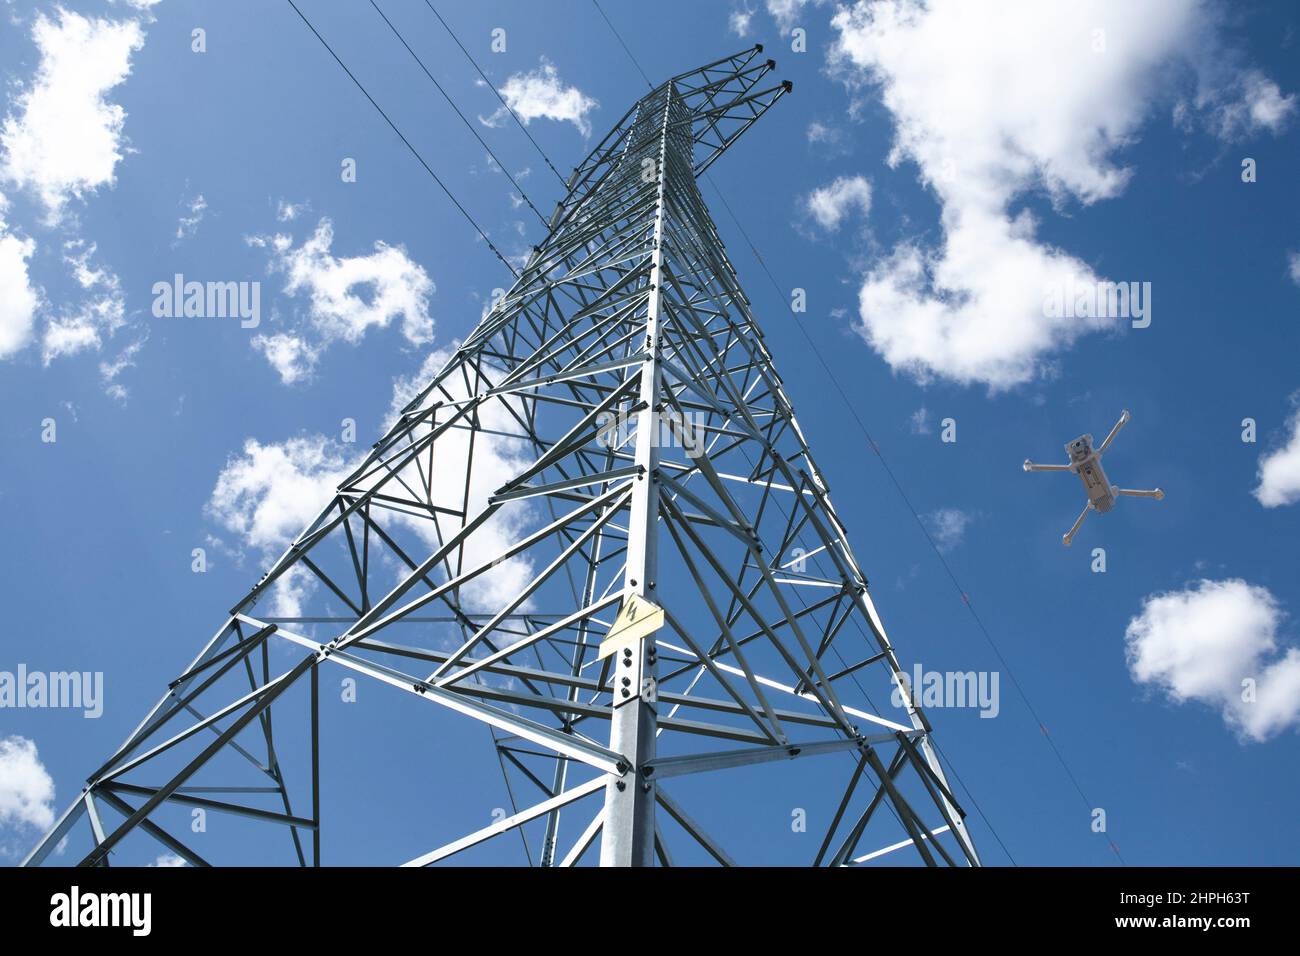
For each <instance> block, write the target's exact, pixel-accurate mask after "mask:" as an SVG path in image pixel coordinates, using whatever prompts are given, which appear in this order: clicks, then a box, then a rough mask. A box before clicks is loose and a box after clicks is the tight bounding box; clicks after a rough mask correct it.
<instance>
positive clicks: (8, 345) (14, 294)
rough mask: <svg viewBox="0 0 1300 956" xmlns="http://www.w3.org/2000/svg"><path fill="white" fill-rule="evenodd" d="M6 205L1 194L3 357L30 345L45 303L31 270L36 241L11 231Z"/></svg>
mask: <svg viewBox="0 0 1300 956" xmlns="http://www.w3.org/2000/svg"><path fill="white" fill-rule="evenodd" d="M5 205H6V204H5V198H4V196H0V359H5V358H8V357H9V356H11V355H13V354H14V353H16V352H20V351H22V350H23V349H24V348H26V347H27V344H28V343H29V342H30V341H31V339H32V329H33V327H34V326H35V324H36V310H37V308H38V307H39V306H40V302H41V297H40V293H39V292H38V291H37V290H36V289H35V288H34V287H33V286H32V281H31V276H30V275H29V274H28V271H27V263H28V260H30V259H31V257H32V253H33V252H35V251H36V242H35V240H33V239H29V238H26V237H22V236H17V235H15V234H14V233H12V232H11V231H10V230H9V226H8V224H7V223H6V222H5V218H4V212H5Z"/></svg>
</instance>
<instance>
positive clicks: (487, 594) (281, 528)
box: [205, 351, 533, 617]
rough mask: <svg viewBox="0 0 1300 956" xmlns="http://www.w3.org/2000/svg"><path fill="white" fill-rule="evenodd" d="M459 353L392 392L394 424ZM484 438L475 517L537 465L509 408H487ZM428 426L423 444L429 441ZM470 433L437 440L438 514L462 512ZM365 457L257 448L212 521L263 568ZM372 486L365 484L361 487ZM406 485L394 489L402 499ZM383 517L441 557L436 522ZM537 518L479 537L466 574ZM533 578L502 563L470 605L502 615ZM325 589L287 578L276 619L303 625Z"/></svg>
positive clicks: (459, 394)
mask: <svg viewBox="0 0 1300 956" xmlns="http://www.w3.org/2000/svg"><path fill="white" fill-rule="evenodd" d="M449 355H450V353H449V352H446V351H437V352H433V353H431V354H430V355H429V356H428V357H427V358H426V360H425V361H424V363H423V365H422V366H421V368H420V370H419V371H418V372H417V373H415V374H414V375H412V376H411V377H409V378H399V379H398V380H396V381H395V382H394V383H393V402H392V407H391V409H390V422H391V421H395V420H396V419H397V416H398V415H399V414H400V411H401V409H402V408H403V407H404V406H405V405H406V404H407V402H408V401H409V400H410V399H411V398H413V397H414V396H415V395H416V394H417V393H418V391H419V389H420V388H421V387H423V386H424V385H426V384H427V383H428V382H429V381H430V380H431V379H432V378H433V377H434V375H435V374H436V372H437V371H439V370H440V369H441V368H442V366H443V365H445V364H446V361H447V359H448V357H449ZM447 388H448V390H449V391H450V392H451V394H452V395H453V396H454V398H453V400H459V399H462V398H464V397H465V396H466V394H467V392H466V390H465V385H464V382H463V381H462V380H461V379H460V378H459V377H453V378H452V380H451V381H449V382H448V383H447ZM479 420H480V422H481V424H482V427H483V429H484V431H482V432H480V433H479V435H478V437H477V438H476V439H475V442H474V449H473V452H474V454H473V466H474V469H473V476H472V480H471V482H470V497H469V512H470V514H471V515H473V514H474V513H476V512H477V511H479V510H481V509H482V508H483V507H484V506H485V505H486V504H487V500H488V497H489V496H490V495H491V494H492V492H494V491H495V490H496V489H497V488H500V487H501V486H502V485H504V484H505V483H506V482H507V481H508V480H509V479H511V478H513V477H515V476H516V475H517V474H518V473H519V472H520V471H522V470H523V469H524V467H525V466H527V465H528V464H531V463H532V460H533V459H532V457H531V456H530V455H529V454H528V452H527V449H526V445H525V443H524V442H522V441H518V440H512V439H510V438H508V437H505V436H503V435H501V434H495V432H505V433H513V432H516V431H517V430H518V425H517V423H516V422H515V421H514V420H513V419H512V418H511V417H510V415H509V414H508V412H507V410H506V408H505V407H504V406H503V405H502V404H501V403H500V401H493V402H489V403H487V404H485V405H484V406H483V407H482V409H481V411H480V415H479ZM427 429H428V426H427V425H420V426H419V427H418V428H417V430H416V436H417V437H419V435H421V434H426V433H427ZM469 451H470V447H469V433H468V432H467V431H465V430H463V429H450V430H448V431H447V432H445V433H444V434H443V435H441V436H440V437H439V438H438V442H437V455H438V467H436V468H435V469H433V472H432V501H433V503H434V504H435V505H437V506H441V507H445V508H448V509H455V510H460V508H461V505H462V503H463V501H462V496H463V495H464V475H465V469H466V466H467V464H468V462H469ZM364 454H365V453H362V452H353V451H352V450H351V448H350V447H349V446H347V445H344V444H342V443H340V442H338V441H335V440H334V439H332V438H328V437H326V436H323V435H311V436H300V437H296V438H291V439H288V440H287V441H284V442H280V443H268V444H263V443H262V442H259V441H257V440H256V439H252V438H250V439H248V440H247V441H246V442H245V443H244V447H243V449H242V451H241V453H239V454H237V455H233V456H231V458H230V460H229V461H227V463H226V465H225V467H224V468H223V469H222V471H221V474H220V475H219V476H218V478H217V482H216V485H215V487H214V488H213V491H212V495H211V496H210V498H209V500H208V503H207V506H206V509H205V510H206V512H207V514H208V517H209V518H211V519H212V520H214V521H215V522H217V523H218V524H219V525H220V526H221V527H222V528H224V529H225V530H227V531H229V532H230V533H231V534H233V535H234V536H235V537H237V538H238V539H239V541H240V544H241V545H242V546H244V547H248V548H251V549H253V550H255V551H257V552H258V553H259V554H260V555H261V556H262V557H263V558H264V559H266V560H273V559H274V558H277V557H278V556H279V555H280V554H281V553H282V552H283V550H284V548H285V547H286V546H287V545H288V544H289V543H290V542H291V541H292V540H293V539H294V538H295V537H296V536H297V535H298V534H299V533H300V532H301V531H302V530H303V529H304V528H306V526H307V524H308V522H310V521H311V520H312V519H313V518H315V517H316V515H317V514H318V513H319V512H320V509H321V508H323V507H324V506H325V505H326V504H327V503H328V502H329V500H330V498H331V497H332V496H333V495H334V492H335V490H336V488H337V487H338V484H339V482H340V481H341V480H342V479H343V478H344V477H346V476H347V475H348V474H350V473H351V472H352V471H353V470H355V468H356V467H357V466H358V465H359V464H360V463H361V460H362V459H363V457H364ZM398 474H399V476H400V478H401V479H402V480H404V481H405V482H406V484H407V486H408V487H409V488H418V487H421V486H423V485H424V482H425V477H424V476H422V475H420V474H418V471H417V467H416V465H415V464H414V463H412V464H409V465H407V466H406V467H405V469H403V470H402V471H400V472H399V473H398ZM362 487H364V483H363V484H362ZM400 488H401V485H400V484H394V485H393V486H392V489H393V491H394V493H396V494H399V495H400V494H402V493H403V492H402V491H401V490H399V489H400ZM374 517H375V518H376V520H377V521H378V522H379V523H380V524H381V525H383V526H385V527H387V528H388V529H389V530H390V532H391V530H392V529H393V528H401V529H404V530H405V531H406V532H410V533H414V534H415V535H416V536H418V538H419V539H420V540H421V541H422V543H423V544H424V545H425V546H426V547H427V548H428V549H429V550H430V551H432V550H433V549H435V548H436V547H438V546H439V544H440V539H439V537H438V530H437V529H436V528H435V527H434V525H433V523H432V522H430V521H427V520H424V519H421V518H417V517H413V516H411V515H409V514H406V513H404V512H401V511H383V512H381V510H380V506H376V509H375V512H374ZM527 518H528V513H527V511H526V510H525V509H519V508H515V509H512V510H510V511H509V512H508V513H501V514H498V515H497V516H495V517H494V518H492V519H491V520H489V521H488V522H487V523H486V524H484V525H483V526H482V527H480V528H479V529H477V530H476V531H475V532H474V533H473V534H472V535H471V536H470V538H469V539H468V541H467V543H466V548H465V560H466V567H471V566H473V564H474V563H476V562H482V561H488V560H491V559H493V558H495V557H497V555H499V554H500V553H501V552H502V551H504V550H505V549H506V547H507V546H508V545H509V544H510V543H511V542H512V541H514V540H516V539H517V537H518V536H519V534H520V532H521V529H522V528H523V527H524V525H525V523H526V521H527ZM451 530H452V528H451V526H450V525H449V524H448V519H447V517H446V515H444V516H443V517H442V534H444V535H447V534H450V533H451ZM531 574H532V564H531V562H530V561H528V560H527V559H526V558H514V559H511V560H510V561H506V562H503V563H502V564H500V565H498V566H497V567H495V568H493V569H492V570H491V571H490V572H488V573H486V574H484V575H483V576H481V577H480V578H479V579H477V580H475V581H474V582H473V583H472V584H471V585H469V586H467V587H466V589H465V591H464V594H463V600H464V601H465V603H466V604H467V605H474V606H478V605H482V606H488V607H496V606H500V605H501V604H503V603H504V602H505V601H506V600H508V599H509V598H510V597H511V596H513V595H517V594H518V593H519V592H520V591H521V590H522V589H523V587H524V586H525V584H526V583H527V582H528V580H529V579H530V577H531ZM316 590H317V586H316V582H315V579H314V578H313V577H312V576H311V575H310V574H308V573H307V572H306V570H305V569H303V568H302V567H301V566H299V567H298V569H296V570H295V571H293V572H291V573H289V574H286V575H284V576H282V577H281V578H280V579H279V580H278V581H277V583H276V584H275V585H274V586H273V588H272V589H271V596H270V600H271V608H272V610H271V611H270V612H269V613H271V614H272V616H283V617H299V616H302V612H303V609H304V608H305V607H306V606H307V600H308V598H310V596H311V595H312V594H313V593H315V592H316Z"/></svg>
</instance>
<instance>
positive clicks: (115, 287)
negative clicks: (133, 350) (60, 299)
mask: <svg viewBox="0 0 1300 956" xmlns="http://www.w3.org/2000/svg"><path fill="white" fill-rule="evenodd" d="M95 252H96V247H95V244H94V243H93V242H91V243H87V242H85V241H84V240H81V239H72V240H69V241H67V242H65V243H64V244H63V262H64V264H65V265H66V266H67V267H68V268H69V270H70V271H71V272H72V277H73V279H75V280H76V282H77V285H79V286H81V288H82V289H83V290H84V291H85V292H86V297H85V298H84V299H83V300H82V301H81V302H80V303H79V304H78V305H77V307H76V308H75V309H70V310H65V311H64V312H63V313H62V314H61V315H59V316H57V317H52V318H51V319H50V320H49V322H48V323H47V324H46V326H45V332H44V335H43V336H42V339H41V358H42V360H43V361H44V363H45V364H46V365H49V364H50V363H51V362H52V361H54V360H55V359H56V358H62V357H64V356H67V355H73V354H75V353H77V352H82V351H85V350H87V349H93V350H96V351H98V350H99V349H100V348H101V347H102V346H103V343H104V340H105V339H106V338H108V337H110V336H112V335H113V334H114V333H115V332H117V330H118V329H120V328H121V327H122V326H123V325H125V324H126V297H125V295H124V294H123V292H122V282H121V280H120V279H119V278H118V277H117V275H116V274H114V273H112V272H110V271H108V270H107V269H105V268H102V267H96V266H94V265H92V263H91V260H92V259H93V257H94V255H95Z"/></svg>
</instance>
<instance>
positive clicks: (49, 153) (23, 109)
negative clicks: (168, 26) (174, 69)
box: [0, 8, 144, 222]
mask: <svg viewBox="0 0 1300 956" xmlns="http://www.w3.org/2000/svg"><path fill="white" fill-rule="evenodd" d="M32 39H33V41H34V42H35V44H36V47H37V50H38V51H39V53H40V63H39V65H38V66H37V69H36V75H35V77H34V78H33V79H32V81H31V83H30V85H28V86H27V87H26V88H25V89H23V90H21V91H20V92H19V93H18V94H17V96H16V97H15V99H14V111H13V112H11V113H10V114H9V116H7V117H6V119H5V121H4V124H3V126H2V127H0V149H2V150H3V155H0V177H3V178H4V179H5V180H7V181H8V182H11V183H13V184H15V185H16V186H18V187H21V188H28V189H31V190H32V191H34V192H35V193H36V195H37V196H38V197H39V198H40V200H41V202H42V203H43V204H44V206H45V210H46V214H47V217H48V218H49V220H50V221H52V222H57V221H58V220H59V219H60V218H61V217H62V215H63V212H64V207H65V206H66V205H67V203H68V201H69V200H71V199H74V198H80V197H82V196H84V195H86V194H88V193H91V192H94V191H95V190H96V189H98V188H100V187H101V186H111V185H112V184H113V180H114V170H115V169H116V167H117V164H118V162H119V161H120V160H121V159H122V152H123V148H124V147H123V142H122V129H123V124H124V123H125V120H126V113H125V111H124V110H123V109H122V107H121V106H120V105H118V104H116V103H112V102H109V100H108V99H107V97H108V94H109V93H110V92H111V91H112V89H113V88H114V87H115V86H117V85H118V84H119V83H121V82H122V81H123V80H125V79H126V77H127V75H128V74H129V73H130V72H131V54H132V53H134V52H135V51H136V50H139V49H140V48H141V46H143V44H144V33H143V31H142V30H141V29H140V25H139V24H138V23H137V22H136V21H135V20H130V19H128V20H120V21H117V20H105V19H99V18H89V17H84V16H82V15H80V14H78V13H73V12H71V11H69V10H65V9H63V8H58V10H57V12H56V14H55V16H54V17H53V18H51V17H47V16H46V15H45V14H43V13H41V14H37V16H36V20H35V23H34V25H33V27H32Z"/></svg>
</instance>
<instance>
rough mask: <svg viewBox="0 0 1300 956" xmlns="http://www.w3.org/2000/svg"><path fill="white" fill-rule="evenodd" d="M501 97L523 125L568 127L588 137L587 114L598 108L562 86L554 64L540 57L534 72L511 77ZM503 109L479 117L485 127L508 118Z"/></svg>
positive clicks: (506, 82) (592, 102) (576, 91)
mask: <svg viewBox="0 0 1300 956" xmlns="http://www.w3.org/2000/svg"><path fill="white" fill-rule="evenodd" d="M501 96H502V98H503V99H504V100H505V101H506V103H507V104H508V105H509V106H510V109H511V110H513V111H514V113H515V115H516V116H518V117H519V119H520V120H521V121H522V122H523V123H524V125H527V124H528V123H530V122H532V121H533V120H535V119H550V120H556V121H557V122H561V123H572V124H573V125H574V126H576V127H577V128H578V130H579V131H580V132H581V133H582V135H583V136H590V135H591V122H590V121H589V120H588V119H587V114H588V113H590V112H591V111H592V110H594V109H595V108H596V107H598V106H599V105H600V104H599V103H598V102H596V100H594V99H592V98H591V97H590V96H588V95H587V94H586V93H584V92H582V90H580V89H578V88H577V87H576V86H565V85H564V82H563V81H562V80H561V79H560V74H559V71H558V70H556V68H555V64H554V63H552V62H550V61H549V60H547V59H546V58H545V57H542V59H541V61H540V62H539V63H538V65H537V69H535V70H530V71H529V72H526V73H515V74H513V75H511V76H510V77H509V78H508V79H507V80H506V81H505V83H504V84H502V86H501ZM509 115H510V114H509V113H508V112H507V111H506V109H505V107H502V108H501V109H499V110H497V111H496V112H495V113H493V114H492V115H491V116H488V117H482V116H480V117H479V122H480V123H482V124H484V125H485V126H500V125H501V124H502V123H504V122H505V121H506V119H507V118H508V117H509Z"/></svg>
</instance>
